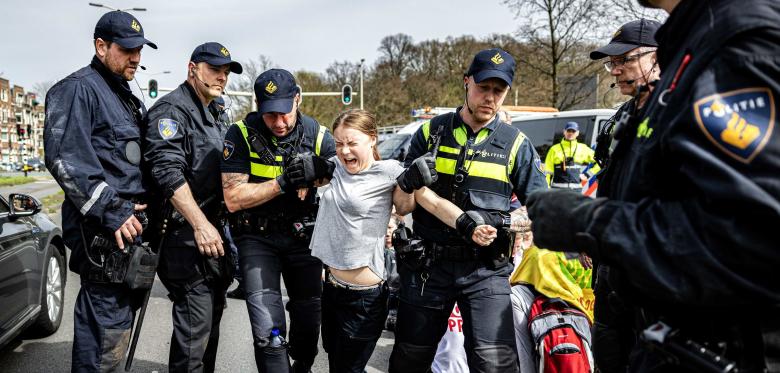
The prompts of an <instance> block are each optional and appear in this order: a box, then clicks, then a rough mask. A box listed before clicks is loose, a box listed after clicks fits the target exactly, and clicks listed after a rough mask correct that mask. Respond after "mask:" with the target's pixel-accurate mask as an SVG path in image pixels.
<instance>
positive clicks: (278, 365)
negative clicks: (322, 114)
mask: <svg viewBox="0 0 780 373" xmlns="http://www.w3.org/2000/svg"><path fill="white" fill-rule="evenodd" d="M255 92H256V96H257V97H258V102H259V104H260V108H259V112H253V113H250V114H249V115H247V117H246V118H245V119H244V120H241V121H239V122H237V123H235V124H233V125H232V126H231V127H230V129H229V130H228V132H227V135H226V136H225V143H224V150H223V161H222V173H223V174H224V173H240V174H247V175H249V183H264V182H268V181H270V180H273V179H275V178H277V177H280V176H281V175H282V174H283V173H284V171H285V169H286V167H287V165H288V164H289V162H290V161H291V160H292V159H293V158H294V157H295V156H296V154H300V153H306V152H311V153H314V154H316V155H318V156H321V157H323V158H326V159H327V158H330V157H332V156H334V155H335V154H336V152H335V143H334V141H333V137H332V135H331V134H330V131H328V130H327V128H325V127H323V126H321V125H320V124H319V123H317V121H316V120H314V119H313V118H311V117H308V116H306V115H303V114H301V113H300V112H298V113H297V119H296V123H295V126H294V127H293V129H292V130H291V131H290V133H289V134H287V135H286V136H284V137H281V138H280V137H276V136H274V135H273V134H272V133H271V131H270V130H269V129H268V127H267V126H266V124H265V122H264V121H263V118H262V114H261V112H263V111H264V110H265V109H266V105H267V104H268V103H273V104H277V103H279V102H282V101H284V102H286V103H288V104H290V105H291V106H292V101H293V98H294V97H295V95H296V94H298V93H299V91H298V88H297V86H296V84H295V80H294V78H293V77H292V74H290V73H289V72H287V71H285V70H281V69H272V70H269V71H266V72H264V73H263V74H261V75H260V76H258V78H257V80H256V82H255ZM280 110H281V111H280ZM284 110H291V109H290V108H289V107H288V108H286V109H280V108H278V107H277V108H273V109H270V110H269V111H268V112H275V113H281V112H284V113H286V112H288V111H284ZM253 144H256V145H253ZM316 214H317V200H316V189H315V188H310V189H309V190H308V194H307V196H306V198H305V200H303V201H302V200H300V199H299V198H298V196H297V193H295V191H290V192H286V193H284V194H282V195H279V196H276V197H275V198H273V199H271V200H269V201H267V202H265V203H263V204H261V205H259V206H257V207H254V208H250V209H247V210H242V211H238V212H236V213H234V214H232V216H231V218H230V221H231V223H230V230H231V233H232V234H233V238H234V240H235V243H236V245H237V246H238V253H239V264H240V266H241V271H242V273H243V283H244V287H245V289H246V303H247V308H248V310H249V319H250V322H251V324H252V335H253V341H254V349H255V360H256V363H257V367H258V370H259V371H260V372H286V371H287V369H288V366H289V360H288V357H287V354H288V350H289V356H290V357H292V359H294V360H295V367H294V369H296V371H302V372H308V370H309V368H310V367H311V366H312V364H313V363H314V358H315V356H316V355H317V349H318V347H317V340H318V339H319V328H320V320H321V314H320V312H321V311H320V310H321V303H320V298H321V296H322V281H321V273H322V262H321V261H320V260H319V259H317V258H315V257H313V256H312V255H311V250H310V249H309V240H310V239H311V231H312V230H313V225H314V219H315V218H316ZM280 276H281V277H284V284H285V288H286V290H287V295H288V296H289V297H290V300H289V301H288V302H287V307H286V308H287V311H288V312H289V313H290V330H289V338H288V345H287V346H286V348H285V346H280V347H274V346H269V344H270V342H271V341H270V336H271V331H272V329H274V328H276V329H279V331H280V332H281V336H285V335H286V334H287V333H286V332H287V328H286V320H285V314H284V304H283V302H282V293H281V284H280Z"/></svg>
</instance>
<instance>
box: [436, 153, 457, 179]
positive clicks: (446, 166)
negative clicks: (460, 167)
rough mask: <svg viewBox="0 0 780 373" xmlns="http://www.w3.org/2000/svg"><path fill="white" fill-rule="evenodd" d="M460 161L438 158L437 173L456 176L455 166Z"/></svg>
mask: <svg viewBox="0 0 780 373" xmlns="http://www.w3.org/2000/svg"><path fill="white" fill-rule="evenodd" d="M457 163H458V161H456V160H454V159H447V158H440V157H436V172H441V173H443V174H447V175H455V166H456V165H457Z"/></svg>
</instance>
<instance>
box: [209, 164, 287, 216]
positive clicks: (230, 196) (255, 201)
mask: <svg viewBox="0 0 780 373" xmlns="http://www.w3.org/2000/svg"><path fill="white" fill-rule="evenodd" d="M222 194H223V195H224V197H225V205H226V206H227V209H228V211H230V212H236V211H240V210H245V209H248V208H252V207H256V206H260V205H262V204H263V203H266V202H268V201H270V200H272V199H273V198H274V197H276V196H278V195H280V194H282V188H281V186H279V182H278V181H277V180H276V179H271V180H268V181H265V182H262V183H250V182H249V174H244V173H235V172H223V173H222Z"/></svg>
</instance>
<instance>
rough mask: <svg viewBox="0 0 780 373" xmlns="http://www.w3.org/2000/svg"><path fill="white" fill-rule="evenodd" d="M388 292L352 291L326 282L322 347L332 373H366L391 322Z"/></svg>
mask: <svg viewBox="0 0 780 373" xmlns="http://www.w3.org/2000/svg"><path fill="white" fill-rule="evenodd" d="M387 294H388V289H387V287H386V286H385V285H384V284H383V285H382V286H379V287H376V288H374V289H367V290H351V289H344V288H341V287H337V286H335V285H333V284H331V283H330V282H329V281H325V283H324V285H323V292H322V346H323V347H324V348H325V352H327V353H328V365H329V367H330V373H363V371H364V369H365V368H366V364H368V360H369V359H370V358H371V354H372V353H373V352H374V347H376V341H377V340H378V339H379V337H380V336H381V335H382V329H384V325H385V319H387Z"/></svg>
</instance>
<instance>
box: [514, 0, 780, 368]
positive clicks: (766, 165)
mask: <svg viewBox="0 0 780 373" xmlns="http://www.w3.org/2000/svg"><path fill="white" fill-rule="evenodd" d="M642 3H648V4H650V5H653V6H658V7H662V8H663V9H665V10H666V11H667V12H669V13H670V16H669V18H668V19H667V21H666V23H665V24H664V25H663V26H662V27H661V28H660V29H659V30H658V32H657V33H656V40H658V44H659V49H658V63H659V66H660V68H661V71H663V76H662V77H661V80H660V81H659V82H658V83H657V84H656V86H655V90H654V91H653V93H652V95H651V97H650V99H649V100H648V102H647V104H646V108H645V111H644V113H643V115H641V116H639V117H637V118H635V119H634V120H632V121H630V122H629V124H628V126H627V128H626V131H627V132H626V134H625V136H624V137H623V138H621V140H620V143H619V144H618V147H617V148H616V149H615V151H614V153H613V161H612V163H611V164H610V165H609V167H608V169H607V170H606V172H608V173H613V174H614V176H613V177H611V178H609V194H608V195H607V198H599V199H596V200H589V199H588V200H585V199H583V198H581V197H579V196H574V195H571V194H569V193H567V192H562V191H553V192H547V193H540V194H539V195H532V196H531V197H530V198H529V213H530V215H531V218H532V219H533V231H534V237H535V240H536V241H537V243H539V245H540V246H543V247H548V248H554V249H556V250H566V251H568V250H582V249H584V250H586V251H588V253H589V254H590V255H591V256H593V257H594V258H595V259H598V260H600V261H601V262H603V263H607V264H608V265H609V266H610V271H611V272H614V273H615V274H617V275H619V278H620V281H612V277H611V278H610V284H611V285H613V286H615V291H616V292H617V294H619V295H620V296H621V298H622V299H628V300H630V301H631V302H632V303H633V304H635V305H636V306H637V309H638V311H637V314H636V315H635V316H636V317H635V319H636V330H637V332H639V335H640V336H641V337H642V339H643V342H640V343H638V344H637V345H636V346H635V348H634V351H632V354H631V360H630V361H629V371H632V372H634V371H637V372H647V371H658V372H661V371H663V372H682V371H715V370H718V371H734V369H739V371H740V372H761V371H766V370H768V371H778V370H780V365H778V364H780V360H779V359H780V356H779V355H780V342H779V341H780V312H778V305H780V282H778V281H777V268H778V266H779V265H780V254H778V250H777V247H778V246H777V238H776V236H775V232H776V230H777V227H778V226H780V188H779V187H778V182H777V180H778V179H777V175H779V174H780V162H778V159H780V133H779V132H778V131H777V130H776V129H775V128H774V127H775V125H776V120H777V119H776V116H775V113H776V111H775V110H776V108H777V106H778V103H779V102H778V95H779V94H780V84H779V83H780V66H779V65H778V60H777V51H778V49H779V48H780V25H778V23H777V19H778V18H779V17H780V3H778V2H776V1H772V0H752V1H747V2H746V1H734V0H712V1H706V2H700V1H689V0H682V1H666V0H647V1H642ZM564 204H565V208H564ZM572 204H575V205H577V207H576V208H575V209H573V210H572V209H571V205H572ZM610 276H612V273H611V275H610ZM748 310H749V311H748ZM729 369H730V370H729Z"/></svg>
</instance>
